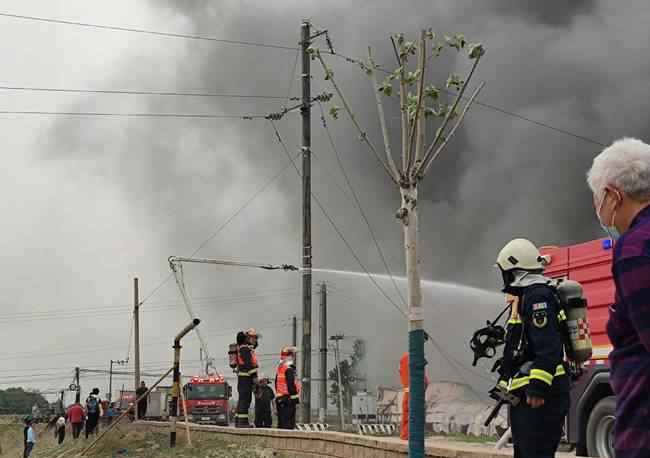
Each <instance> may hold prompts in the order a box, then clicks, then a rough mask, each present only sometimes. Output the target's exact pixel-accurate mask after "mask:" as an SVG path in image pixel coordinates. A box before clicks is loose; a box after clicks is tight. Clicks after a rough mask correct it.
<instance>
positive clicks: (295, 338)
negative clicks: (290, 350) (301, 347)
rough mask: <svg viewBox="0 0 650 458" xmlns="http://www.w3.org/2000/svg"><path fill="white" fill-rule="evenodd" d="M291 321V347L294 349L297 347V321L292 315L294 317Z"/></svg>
mask: <svg viewBox="0 0 650 458" xmlns="http://www.w3.org/2000/svg"><path fill="white" fill-rule="evenodd" d="M291 321H292V325H293V328H292V329H293V340H292V341H291V342H293V344H292V345H293V346H294V347H296V346H298V320H297V319H296V317H295V315H294V317H293V319H292V320H291Z"/></svg>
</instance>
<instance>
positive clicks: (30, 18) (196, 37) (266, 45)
mask: <svg viewBox="0 0 650 458" xmlns="http://www.w3.org/2000/svg"><path fill="white" fill-rule="evenodd" d="M0 16H3V17H8V18H12V19H20V20H27V21H37V22H47V23H52V24H63V25H74V26H77V27H88V28H95V29H103V30H113V31H118V32H132V33H142V34H147V35H155V36H161V37H169V38H184V39H189V40H200V41H211V42H215V43H223V44H228V45H237V46H253V47H259V48H272V49H281V50H288V51H294V50H296V49H297V48H296V47H290V46H284V45H279V44H273V43H261V42H256V41H240V40H227V39H222V38H214V37H208V36H203V35H187V34H182V33H172V32H159V31H156V30H147V29H136V28H131V27H119V26H112V25H104V24H94V23H90V22H76V21H66V20H63V19H53V18H45V17H39V16H26V15H20V14H11V13H6V12H0Z"/></svg>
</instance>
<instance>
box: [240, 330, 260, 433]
mask: <svg viewBox="0 0 650 458" xmlns="http://www.w3.org/2000/svg"><path fill="white" fill-rule="evenodd" d="M245 334H246V340H245V343H243V344H241V345H239V346H238V348H237V392H238V394H239V399H238V400H237V413H236V414H235V427H237V428H250V427H251V425H250V423H249V421H248V411H249V409H250V406H251V402H252V400H253V387H254V386H255V383H257V367H258V365H257V355H256V354H255V349H256V348H257V340H258V338H259V336H258V334H257V331H256V330H255V329H254V328H250V329H248V330H247V331H246V332H245Z"/></svg>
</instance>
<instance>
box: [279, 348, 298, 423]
mask: <svg viewBox="0 0 650 458" xmlns="http://www.w3.org/2000/svg"><path fill="white" fill-rule="evenodd" d="M296 354H297V350H296V347H284V348H283V349H282V351H281V353H280V364H279V365H278V370H277V374H276V376H275V396H276V397H275V403H276V407H277V409H278V428H280V429H295V428H296V405H298V404H299V403H300V382H299V381H298V375H297V373H296V366H295V359H296Z"/></svg>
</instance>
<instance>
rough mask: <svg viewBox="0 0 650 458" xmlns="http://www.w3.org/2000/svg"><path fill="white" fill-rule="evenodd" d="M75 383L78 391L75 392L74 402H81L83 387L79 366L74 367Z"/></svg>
mask: <svg viewBox="0 0 650 458" xmlns="http://www.w3.org/2000/svg"><path fill="white" fill-rule="evenodd" d="M74 383H75V385H76V387H77V393H76V394H75V397H74V402H76V403H80V402H81V387H80V386H79V383H80V382H79V368H78V367H75V368H74Z"/></svg>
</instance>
